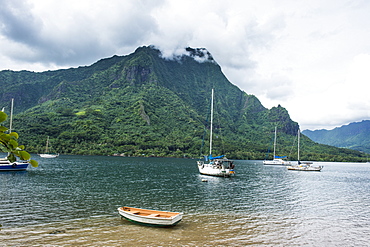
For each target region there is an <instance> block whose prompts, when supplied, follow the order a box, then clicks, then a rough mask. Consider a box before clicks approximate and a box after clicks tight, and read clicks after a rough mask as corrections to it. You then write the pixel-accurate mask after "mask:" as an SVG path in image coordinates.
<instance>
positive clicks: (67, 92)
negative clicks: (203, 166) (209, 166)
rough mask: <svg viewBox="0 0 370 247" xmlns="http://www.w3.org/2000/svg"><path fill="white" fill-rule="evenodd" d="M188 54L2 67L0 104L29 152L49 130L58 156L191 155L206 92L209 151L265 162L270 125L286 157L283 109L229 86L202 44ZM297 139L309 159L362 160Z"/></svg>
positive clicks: (290, 128)
mask: <svg viewBox="0 0 370 247" xmlns="http://www.w3.org/2000/svg"><path fill="white" fill-rule="evenodd" d="M187 52H188V53H187V55H183V56H179V57H177V58H175V59H172V60H169V59H164V58H162V56H161V53H160V51H159V50H157V49H155V48H154V47H140V48H138V49H137V50H136V51H135V52H134V53H132V54H129V55H127V56H113V57H111V58H106V59H102V60H100V61H98V62H96V63H94V64H92V65H91V66H85V67H78V68H71V69H66V70H56V71H46V72H41V73H34V72H29V71H20V72H14V71H1V72H0V79H1V80H2V81H3V82H4V84H3V85H4V86H3V87H2V88H1V89H0V104H1V105H3V106H6V105H9V102H10V99H11V98H14V99H15V110H16V111H15V112H16V115H15V117H14V127H15V130H16V131H18V132H19V133H20V135H21V140H22V141H23V142H24V144H26V146H27V149H28V150H29V151H33V152H41V150H42V149H43V146H44V143H45V140H46V137H47V136H50V142H51V144H52V145H53V146H54V148H55V150H56V151H58V152H60V153H68V154H98V155H112V154H115V153H118V154H125V155H133V156H139V155H140V156H143V155H144V156H175V157H184V156H185V157H197V156H199V155H200V149H201V147H202V146H203V150H207V145H208V144H207V141H205V142H203V134H204V126H207V128H209V126H208V125H209V124H208V121H207V119H208V116H209V108H210V97H211V96H210V94H211V89H212V88H214V89H215V118H214V119H215V126H214V131H215V137H216V138H215V140H214V154H215V155H217V154H220V153H225V154H227V155H228V156H229V157H230V158H238V159H263V158H264V156H265V152H266V150H267V149H268V147H269V146H270V143H271V137H272V136H273V131H274V127H275V126H277V127H278V129H279V135H280V136H279V147H281V150H280V151H281V152H284V153H289V152H290V153H292V152H291V151H290V150H292V143H293V140H294V138H296V133H297V130H298V127H299V126H298V124H297V123H296V122H294V121H292V120H291V119H290V116H289V114H288V112H287V110H286V109H284V108H283V107H281V106H278V107H273V108H271V109H266V108H265V107H263V106H262V104H261V103H260V101H259V100H258V99H257V98H256V97H255V96H254V95H249V94H247V93H245V92H243V91H241V90H240V89H239V88H238V87H236V86H235V85H233V84H231V83H230V82H229V81H228V80H227V78H226V77H225V76H224V75H223V73H222V71H221V68H220V66H219V65H218V64H217V63H216V62H215V61H214V59H213V58H212V56H211V55H210V54H209V53H208V51H206V50H205V49H200V48H197V49H193V48H188V49H187ZM205 139H207V135H206V136H205ZM302 142H303V143H305V145H306V148H305V149H304V150H305V152H306V154H305V153H303V154H302V157H303V158H305V155H306V158H307V159H316V160H323V159H326V160H329V159H330V160H344V159H348V157H351V159H360V157H359V156H361V154H359V153H351V152H348V153H343V152H341V150H339V149H335V148H332V147H327V146H320V145H317V144H315V143H313V142H312V141H310V140H309V139H308V138H303V140H302ZM203 143H204V144H203ZM293 152H294V151H293ZM291 156H292V157H295V154H292V155H291Z"/></svg>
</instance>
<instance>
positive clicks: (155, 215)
mask: <svg viewBox="0 0 370 247" xmlns="http://www.w3.org/2000/svg"><path fill="white" fill-rule="evenodd" d="M148 216H149V217H158V216H159V214H150V215H148Z"/></svg>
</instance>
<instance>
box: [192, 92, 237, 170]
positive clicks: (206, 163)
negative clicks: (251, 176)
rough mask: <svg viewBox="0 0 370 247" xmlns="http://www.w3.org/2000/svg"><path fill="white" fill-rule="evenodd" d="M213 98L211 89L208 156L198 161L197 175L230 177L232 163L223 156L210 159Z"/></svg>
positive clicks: (232, 167)
mask: <svg viewBox="0 0 370 247" xmlns="http://www.w3.org/2000/svg"><path fill="white" fill-rule="evenodd" d="M213 98H214V90H213V89H212V97H211V126H210V138H209V139H210V140H209V155H208V156H204V159H205V160H198V161H197V165H198V169H199V173H200V174H203V175H209V176H217V177H230V176H231V175H233V174H235V171H234V167H235V165H234V163H233V161H232V160H229V159H227V158H226V157H224V155H221V156H217V157H212V134H213V133H212V132H213Z"/></svg>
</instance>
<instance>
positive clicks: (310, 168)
mask: <svg viewBox="0 0 370 247" xmlns="http://www.w3.org/2000/svg"><path fill="white" fill-rule="evenodd" d="M322 168H323V166H312V165H309V164H301V165H295V166H287V169H288V170H294V171H314V172H319V171H321V169H322Z"/></svg>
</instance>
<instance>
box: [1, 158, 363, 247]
mask: <svg viewBox="0 0 370 247" xmlns="http://www.w3.org/2000/svg"><path fill="white" fill-rule="evenodd" d="M34 158H36V159H38V161H39V162H40V166H39V168H29V170H28V171H27V172H2V173H0V202H1V203H0V224H2V227H1V230H0V246H46V245H48V246H50V245H52V246H74V245H75V246H78V245H83V246H184V245H185V246H245V245H253V246H369V245H370V237H369V236H370V216H369V215H370V164H360V163H316V164H320V165H324V169H323V170H322V171H321V172H299V171H288V170H286V168H285V167H280V166H264V165H263V164H262V162H261V161H236V162H235V163H236V173H237V174H236V176H235V177H232V178H219V177H208V176H203V175H200V174H198V170H197V166H196V161H195V160H191V159H171V158H127V157H101V156H60V157H59V158H56V159H42V158H37V157H36V156H35V157H34ZM202 179H208V182H202ZM124 205H127V206H134V207H142V208H149V209H159V210H168V211H178V212H183V213H184V217H183V221H182V222H180V223H179V225H177V226H176V227H173V228H152V227H144V226H140V225H135V224H132V223H130V222H128V221H126V220H124V219H121V218H120V217H119V215H118V212H117V208H118V207H120V206H124Z"/></svg>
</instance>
